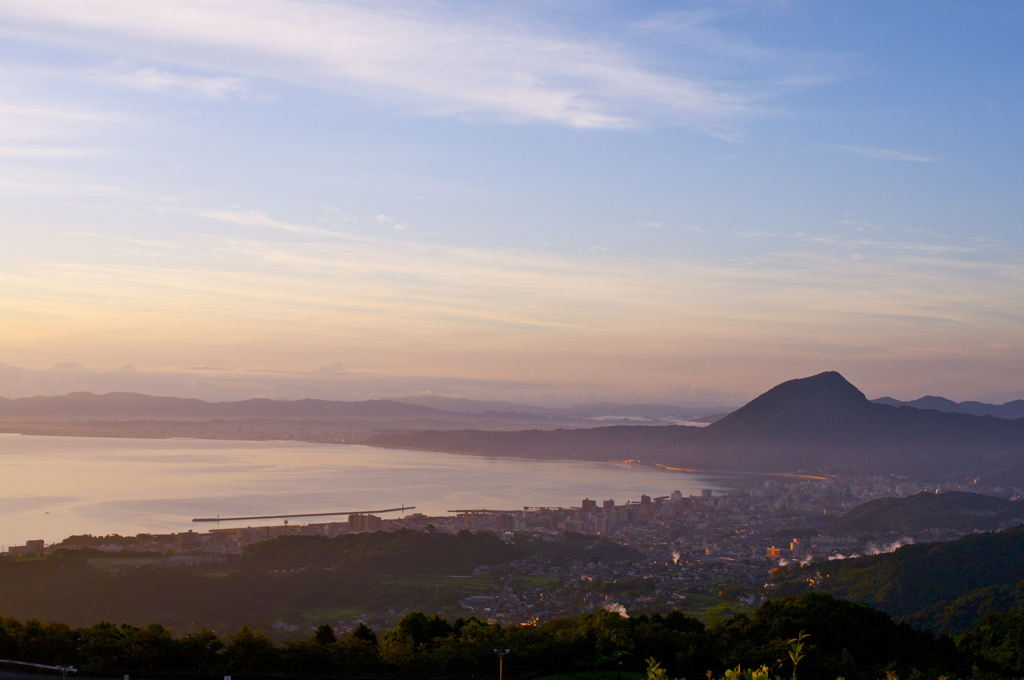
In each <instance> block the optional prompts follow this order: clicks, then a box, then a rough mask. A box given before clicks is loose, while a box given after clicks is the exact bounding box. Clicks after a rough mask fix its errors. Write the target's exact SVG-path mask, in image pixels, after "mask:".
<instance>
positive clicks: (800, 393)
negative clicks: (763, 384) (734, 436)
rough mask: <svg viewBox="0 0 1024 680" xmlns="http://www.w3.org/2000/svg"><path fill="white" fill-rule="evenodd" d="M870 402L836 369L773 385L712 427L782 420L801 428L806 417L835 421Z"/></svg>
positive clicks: (856, 412) (774, 424) (770, 424)
mask: <svg viewBox="0 0 1024 680" xmlns="http://www.w3.org/2000/svg"><path fill="white" fill-rule="evenodd" d="M870 407H871V402H870V401H868V398H867V397H866V396H864V393H863V392H861V391H860V390H858V389H857V388H856V387H854V386H853V385H852V384H851V383H850V381H848V380H847V379H846V378H844V377H843V376H842V375H841V374H839V373H838V372H836V371H826V372H825V373H819V374H817V375H812V376H810V377H809V378H798V379H796V380H789V381H786V382H784V383H782V384H781V385H777V386H775V387H773V388H772V389H770V390H768V391H767V392H765V393H764V394H762V395H761V396H759V397H757V398H756V399H754V400H753V401H751V402H750V403H748V404H747V405H746V406H744V407H743V408H741V409H739V410H738V411H736V412H734V413H732V414H730V415H729V416H727V417H725V418H723V419H722V420H720V421H719V422H718V423H715V425H714V427H715V429H718V430H724V429H729V428H730V427H743V428H749V427H772V428H773V429H776V428H779V427H782V428H785V424H786V423H791V424H793V425H796V424H797V423H799V424H800V425H801V429H803V428H804V427H805V426H806V423H807V421H808V420H809V419H812V420H816V421H818V422H819V423H822V424H824V423H826V422H835V421H839V420H842V419H844V418H848V417H850V416H853V415H859V414H860V413H863V411H864V410H865V408H870Z"/></svg>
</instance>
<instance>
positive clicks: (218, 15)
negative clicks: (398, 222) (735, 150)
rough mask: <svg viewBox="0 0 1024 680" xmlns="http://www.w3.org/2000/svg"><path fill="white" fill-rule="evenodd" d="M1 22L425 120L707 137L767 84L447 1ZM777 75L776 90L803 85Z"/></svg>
mask: <svg viewBox="0 0 1024 680" xmlns="http://www.w3.org/2000/svg"><path fill="white" fill-rule="evenodd" d="M0 18H3V19H6V20H7V21H8V22H9V25H11V26H17V27H18V30H20V31H21V34H22V35H23V36H24V35H32V36H35V37H38V38H41V39H44V40H51V41H65V42H69V43H72V42H73V43H74V44H76V45H82V44H83V43H87V44H91V45H92V47H93V49H96V50H101V51H103V50H108V51H110V50H113V51H116V52H117V53H118V54H120V55H126V54H131V55H134V56H135V57H136V58H155V59H160V60H162V61H163V62H164V63H175V64H179V65H189V66H192V67H200V68H203V69H205V70H206V71H207V72H209V71H211V70H213V71H217V70H219V71H220V72H222V73H229V74H232V75H230V76H224V77H213V78H210V77H193V76H182V75H177V74H173V73H170V72H166V71H158V70H156V69H152V68H149V69H144V70H141V71H138V72H136V73H134V74H131V75H130V76H126V79H127V80H126V82H130V83H131V84H133V85H135V86H137V87H141V88H148V89H167V88H176V89H185V90H192V91H196V92H200V93H203V94H206V95H208V96H225V95H227V94H229V93H232V92H235V91H237V90H238V89H239V88H240V87H241V82H240V81H239V79H238V76H239V75H251V76H257V77H264V78H276V79H286V80H288V81H291V82H295V81H300V82H305V83H307V84H309V85H314V86H317V87H324V88H332V89H344V90H346V91H348V92H351V93H358V94H361V95H362V96H365V97H368V98H371V99H375V100H378V101H380V102H390V103H394V104H399V105H400V106H402V109H403V111H404V112H417V113H421V114H431V115H474V116H477V115H485V116H495V117H498V118H499V119H502V120H506V121H510V122H530V121H547V122H551V123H557V124H562V125H568V126H572V127H577V128H616V127H630V126H636V125H641V124H645V123H647V122H650V121H652V120H660V121H664V122H670V123H674V124H689V125H694V126H697V127H703V128H705V129H712V128H714V127H715V126H716V125H718V124H720V123H722V122H723V121H725V120H729V119H731V118H734V117H736V116H741V115H744V114H747V113H750V112H751V110H752V107H753V105H754V104H755V102H757V101H758V100H759V99H761V98H763V97H765V96H766V94H767V90H768V89H770V88H768V87H766V86H764V83H756V84H751V83H747V82H744V79H743V78H735V79H733V80H732V81H731V82H730V81H727V80H723V79H722V78H714V77H711V76H708V75H707V74H705V73H701V71H702V69H701V68H699V67H693V68H686V65H685V64H684V65H677V66H676V67H673V69H671V71H667V72H657V71H655V70H652V69H651V68H647V67H645V66H643V65H642V61H643V60H642V59H640V58H639V57H638V56H637V55H635V54H633V53H632V52H631V51H630V50H628V49H626V48H624V47H622V43H621V41H619V43H618V44H619V47H613V46H612V45H613V44H615V41H610V40H608V39H607V37H605V38H604V39H597V38H588V37H578V36H574V37H567V36H566V35H559V34H555V33H553V32H551V31H550V30H545V29H540V28H538V27H536V26H534V25H531V24H530V23H528V22H526V21H523V20H521V19H516V18H510V17H509V16H504V15H503V16H488V15H486V14H484V13H482V12H481V11H478V12H476V13H473V14H471V15H467V14H466V13H465V12H460V11H458V8H456V7H445V6H444V5H442V4H440V3H398V4H395V3H389V4H385V5H381V6H374V5H371V4H366V3H359V2H334V3H322V2H286V1H285V0H219V1H217V2H199V1H197V0H167V1H166V2H161V3H137V2H133V1H132V0H93V1H92V2H89V3H87V4H83V3H80V2H75V1H73V0H53V1H51V2H46V3H40V2H35V1H34V0H9V1H8V2H5V3H4V4H3V6H2V7H0ZM692 30H696V29H692ZM713 42H714V45H712V46H711V47H710V48H709V49H712V51H714V52H715V53H722V52H730V55H731V57H732V58H734V59H739V60H744V59H745V60H748V62H749V63H750V64H760V63H763V62H764V54H765V51H764V50H757V49H755V48H753V47H751V46H743V47H742V48H741V47H730V46H729V45H728V42H729V39H728V37H727V36H725V35H724V34H720V33H716V34H714V41H713ZM697 49H704V48H702V47H701V46H700V45H698V46H697ZM784 70H785V69H784ZM778 75H779V77H774V78H773V79H772V80H773V81H774V82H783V81H787V80H789V81H793V80H801V78H800V77H797V75H796V74H789V76H787V75H786V74H785V73H783V74H778Z"/></svg>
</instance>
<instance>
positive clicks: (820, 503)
mask: <svg viewBox="0 0 1024 680" xmlns="http://www.w3.org/2000/svg"><path fill="white" fill-rule="evenodd" d="M946 487H949V488H950V489H952V488H956V487H955V485H945V486H944V487H935V486H925V485H921V484H916V483H913V482H909V481H907V480H904V479H898V478H885V477H860V478H850V479H841V478H836V477H831V478H827V479H822V478H787V477H781V476H779V477H771V478H769V479H766V480H765V479H763V478H762V481H761V482H760V483H758V484H757V485H756V486H750V487H748V488H744V489H739V490H733V491H723V492H717V491H711V490H704V491H702V492H701V493H700V494H699V495H691V496H683V494H682V493H680V492H679V491H673V492H671V493H669V494H667V495H663V496H654V497H652V496H648V495H643V496H641V497H640V499H639V500H638V501H628V502H626V503H621V504H620V503H616V502H615V501H614V500H612V499H607V500H593V499H590V498H585V499H583V500H582V501H581V503H580V504H579V506H576V507H544V508H540V507H534V508H529V507H528V508H523V509H521V510H519V509H517V510H508V509H467V510H456V511H451V512H450V514H449V515H447V516H441V517H429V516H426V515H423V514H420V513H413V514H407V515H405V516H403V517H396V518H383V517H378V516H375V515H372V514H353V515H350V516H349V517H348V519H347V520H346V521H331V522H318V523H308V524H294V523H288V522H283V523H281V524H275V525H266V526H247V527H234V528H224V527H218V528H215V529H213V530H211V531H208V532H203V533H199V532H195V531H188V532H183V533H177V534H164V535H157V534H139V535H138V536H132V537H121V536H105V537H93V536H73V537H71V538H68V539H66V540H65V541H63V542H61V543H59V544H56V545H54V546H49V547H46V546H44V545H43V542H42V541H29V542H28V544H27V545H26V546H15V547H12V548H11V549H10V550H9V551H8V552H9V554H11V555H24V554H32V553H41V552H43V551H44V550H51V549H54V548H62V549H76V548H79V549H81V548H91V549H98V550H103V551H132V552H150V553H156V554H159V555H160V556H161V558H160V559H161V561H162V562H163V563H164V565H165V566H168V567H174V566H200V565H205V564H216V563H221V562H228V561H232V560H235V559H237V557H238V555H239V554H240V553H241V550H242V548H243V547H244V546H246V545H248V544H250V543H254V542H258V541H264V540H268V539H271V538H275V537H277V536H283V535H320V536H337V535H341V534H344V533H352V532H366V531H395V530H399V529H414V530H426V531H436V532H450V533H457V532H459V531H462V530H467V529H468V530H470V531H474V532H477V531H490V532H495V533H497V534H499V535H504V536H506V537H507V538H509V539H511V538H512V537H513V536H514V535H515V534H516V533H517V532H526V533H529V534H531V535H532V536H534V538H535V539H536V540H542V541H543V540H550V541H557V540H560V539H561V538H563V537H564V536H565V535H566V533H567V532H568V533H569V534H572V535H575V536H576V537H577V538H585V540H593V542H594V546H595V547H597V546H598V545H599V544H600V543H601V542H602V541H609V542H612V543H615V544H619V545H622V546H627V547H629V548H632V549H633V550H632V551H631V552H630V554H631V555H632V557H630V558H629V559H623V560H608V559H589V558H588V557H586V556H584V557H583V558H580V559H574V560H573V561H569V562H566V561H565V560H557V559H550V558H542V557H540V556H537V555H534V556H532V557H530V558H528V559H523V560H518V561H515V562H513V563H511V564H507V565H486V566H481V568H480V569H479V570H478V572H479V573H480V574H486V575H487V577H488V578H490V579H492V580H493V583H494V586H493V592H492V593H490V594H486V595H484V594H478V595H475V596H472V597H468V598H465V599H464V600H462V602H461V604H462V607H463V608H464V609H465V610H467V611H468V612H471V613H473V614H475V615H478V616H482V617H486V618H488V619H493V620H495V621H499V622H502V623H524V622H529V621H536V620H545V619H548V618H554V617H557V616H563V615H573V614H579V613H580V612H584V611H592V610H594V609H597V608H602V607H603V608H608V609H611V610H614V611H620V612H622V613H626V612H630V611H638V610H640V611H667V610H671V609H683V610H691V611H694V612H695V613H700V612H701V611H706V609H707V607H709V606H713V605H715V603H717V605H718V606H721V605H722V604H723V603H729V604H730V605H731V606H732V607H742V606H755V605H757V604H758V603H759V602H760V601H761V600H762V599H763V598H764V596H765V593H766V592H767V589H766V586H769V587H770V583H771V578H772V572H773V570H775V569H777V568H779V567H783V566H787V565H789V564H792V563H807V562H810V561H812V560H826V559H839V558H844V557H849V556H854V555H859V554H867V553H872V552H884V551H886V550H891V549H893V548H894V547H896V545H897V544H898V543H900V542H913V540H915V537H913V536H910V537H905V538H903V539H901V540H900V541H897V542H891V541H892V537H887V538H884V537H864V536H843V535H831V534H829V533H828V531H827V525H828V522H829V520H831V519H832V518H833V517H836V516H838V515H840V514H842V513H843V512H845V510H846V509H848V508H850V507H852V506H854V505H857V504H860V503H863V502H865V501H867V500H871V499H873V498H878V497H882V496H906V495H910V494H914V493H917V492H920V491H939V490H946ZM971 490H976V491H977V490H979V489H977V488H973V489H971ZM989 491H990V493H991V492H992V491H993V490H989ZM1000 491H1002V492H1003V495H1006V494H1007V493H1011V494H1012V493H1017V494H1019V493H1020V490H1013V489H1009V490H1000ZM952 537H953V536H948V538H952ZM936 538H946V537H938V536H929V537H927V539H925V538H923V537H921V540H935V539H936ZM872 539H874V541H873V542H872ZM885 540H889V541H890V542H891V543H890V545H888V546H887V545H886V544H885ZM595 554H596V551H595Z"/></svg>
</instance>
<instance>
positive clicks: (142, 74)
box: [113, 68, 245, 99]
mask: <svg viewBox="0 0 1024 680" xmlns="http://www.w3.org/2000/svg"><path fill="white" fill-rule="evenodd" d="M113 80H114V81H115V82H117V83H119V84H122V85H126V86H128V87H133V88H135V89H138V90H145V91H149V92H160V91H166V90H171V91H175V90H177V91H186V92H192V93H195V94H199V95H203V96H206V97H212V98H215V99H223V98H225V97H227V96H228V95H232V94H239V93H241V92H244V91H245V87H244V86H243V84H242V79H241V78H235V77H229V76H221V77H213V78H209V77H202V76H185V75H180V74H177V73H171V72H169V71H159V70H157V69H155V68H144V69H141V70H138V71H133V72H131V73H124V74H117V75H115V76H113Z"/></svg>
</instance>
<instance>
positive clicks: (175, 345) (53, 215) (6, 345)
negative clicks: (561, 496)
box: [0, 0, 1024, 405]
mask: <svg viewBox="0 0 1024 680" xmlns="http://www.w3.org/2000/svg"><path fill="white" fill-rule="evenodd" d="M1022 159H1024V3H1021V2H1019V1H1017V0H1003V1H999V2H986V1H984V0H969V1H957V0H950V1H943V0H934V1H932V0H929V1H920V2H914V1H906V2H898V3H892V2H883V1H880V0H879V1H871V0H867V1H857V2H852V1H844V0H837V1H835V2H827V3H824V2H811V1H810V0H806V1H803V0H791V1H784V0H764V1H758V0H707V1H699V0H692V1H690V0H677V1H675V2H660V1H657V0H653V1H650V2H643V3H638V2H627V1H625V0H622V1H615V0H522V1H520V2H516V3H498V2H479V1H477V2H468V1H466V2H462V1H458V0H455V1H446V0H416V1H411V2H402V1H398V0H396V1H388V0H385V1H383V2H381V1H375V2H361V1H353V2H347V1H343V0H157V1H154V2H145V3H142V2H137V1H136V0H47V1H46V2H40V1H39V0H5V1H4V2H3V3H2V4H0V238H2V243H3V247H2V248H0V395H2V396H6V397H10V398H13V397H22V396H31V395H36V394H63V393H66V392H69V391H77V390H89V391H93V392H98V393H102V392H110V391H138V392H147V393H150V394H162V395H173V396H194V397H200V398H205V399H212V400H225V399H241V398H249V397H256V396H260V397H272V398H280V399H292V398H301V397H307V396H308V397H320V398H331V399H367V398H381V397H395V396H403V395H408V394H436V395H441V396H453V397H470V398H483V399H509V400H515V401H528V402H534V403H544V404H568V403H579V402H587V401H602V400H610V401H632V402H659V403H674V404H681V405H687V404H739V403H742V402H743V401H745V400H747V399H749V398H751V397H753V396H755V395H757V394H759V393H761V392H763V391H765V390H767V389H769V388H771V387H772V386H773V385H775V384H777V383H779V382H782V381H784V380H788V379H792V378H797V377H803V376H807V375H813V374H816V373H819V372H821V371H826V370H838V371H840V372H841V373H843V375H845V376H846V377H847V378H848V379H849V380H850V381H851V382H853V383H854V384H855V385H857V386H858V387H859V388H861V389H862V390H863V391H864V392H865V393H866V394H867V395H868V396H869V397H872V398H874V397H880V396H884V395H888V396H893V397H896V398H902V399H913V398H917V397H920V396H923V395H925V394H937V395H941V396H945V397H947V398H951V399H955V400H958V401H960V400H967V399H976V400H982V401H990V402H1000V403H1001V402H1003V401H1008V400H1010V399H1015V398H1021V397H1024V273H1022V266H1021V265H1022V261H1024V162H1022Z"/></svg>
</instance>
